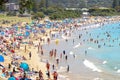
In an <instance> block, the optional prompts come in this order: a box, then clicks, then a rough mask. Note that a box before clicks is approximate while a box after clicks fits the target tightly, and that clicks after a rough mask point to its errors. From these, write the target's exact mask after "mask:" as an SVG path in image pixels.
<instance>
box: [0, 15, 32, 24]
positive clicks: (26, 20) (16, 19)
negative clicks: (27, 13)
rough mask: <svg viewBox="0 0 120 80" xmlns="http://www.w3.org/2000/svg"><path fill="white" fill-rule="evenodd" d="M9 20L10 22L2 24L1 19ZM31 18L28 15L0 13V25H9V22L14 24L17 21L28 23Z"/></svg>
mask: <svg viewBox="0 0 120 80" xmlns="http://www.w3.org/2000/svg"><path fill="white" fill-rule="evenodd" d="M6 20H7V21H9V22H10V23H7V24H2V22H3V21H6ZM31 21H32V20H31V18H30V17H17V16H5V15H0V26H6V25H7V26H10V25H11V24H15V23H18V22H27V23H30V22H31Z"/></svg>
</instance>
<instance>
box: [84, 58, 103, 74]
mask: <svg viewBox="0 0 120 80" xmlns="http://www.w3.org/2000/svg"><path fill="white" fill-rule="evenodd" d="M83 64H84V65H85V66H86V67H88V68H90V69H92V70H93V71H97V72H102V70H100V69H98V68H97V67H96V66H95V65H94V63H92V62H90V61H88V60H84V62H83Z"/></svg>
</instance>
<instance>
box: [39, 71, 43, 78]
mask: <svg viewBox="0 0 120 80" xmlns="http://www.w3.org/2000/svg"><path fill="white" fill-rule="evenodd" d="M39 78H40V80H41V79H42V78H43V73H42V71H41V70H40V71H39Z"/></svg>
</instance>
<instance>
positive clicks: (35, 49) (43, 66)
mask: <svg viewBox="0 0 120 80" xmlns="http://www.w3.org/2000/svg"><path fill="white" fill-rule="evenodd" d="M76 29H77V28H76ZM90 29H91V28H90ZM48 32H49V31H48ZM48 32H47V33H46V34H48ZM42 36H43V35H42ZM49 37H50V36H49ZM36 38H38V37H36ZM45 38H46V39H47V37H45ZM35 41H36V40H35ZM54 41H56V40H54ZM54 41H52V42H54ZM33 42H34V40H33ZM34 44H37V45H38V44H39V41H37V43H34ZM45 44H47V43H45ZM42 45H44V43H42V44H41V46H42ZM24 46H25V44H24V45H23V49H22V50H23V51H22V54H23V55H24V56H25V57H27V59H28V60H27V63H28V64H29V65H30V66H31V67H34V69H36V70H37V71H38V69H37V68H39V70H40V69H41V70H42V72H43V77H44V78H45V79H46V78H47V77H46V69H44V68H45V65H46V64H45V63H43V62H40V57H39V56H38V54H37V47H32V48H31V49H30V48H29V47H28V46H27V48H29V49H30V50H28V51H27V53H24ZM32 46H34V45H32ZM29 51H32V58H31V60H29V57H28V52H29ZM16 54H17V53H16ZM26 54H27V55H26ZM33 57H34V58H35V59H36V60H37V61H35V60H34V59H33ZM31 62H32V63H31ZM36 64H38V67H36V66H34V65H36ZM41 65H42V66H41ZM43 69H44V70H43Z"/></svg>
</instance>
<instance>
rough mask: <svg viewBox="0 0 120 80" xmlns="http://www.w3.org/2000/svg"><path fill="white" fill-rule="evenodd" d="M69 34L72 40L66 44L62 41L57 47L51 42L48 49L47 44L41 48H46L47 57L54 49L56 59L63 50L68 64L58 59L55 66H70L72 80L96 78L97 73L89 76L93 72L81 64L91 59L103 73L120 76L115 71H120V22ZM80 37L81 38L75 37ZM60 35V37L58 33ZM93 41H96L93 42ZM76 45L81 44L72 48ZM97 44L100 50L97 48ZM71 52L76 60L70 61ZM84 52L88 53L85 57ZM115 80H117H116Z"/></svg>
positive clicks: (52, 60)
mask: <svg viewBox="0 0 120 80" xmlns="http://www.w3.org/2000/svg"><path fill="white" fill-rule="evenodd" d="M72 32H73V33H72V34H71V35H72V37H70V39H69V40H68V42H66V41H65V40H64V39H61V40H60V41H59V44H58V45H56V44H55V43H54V42H53V43H51V44H50V45H49V46H48V45H47V44H46V45H44V46H43V48H45V49H46V56H47V55H48V53H49V51H50V50H51V49H57V56H58V58H59V56H60V53H62V51H63V50H66V54H67V55H68V61H64V59H62V60H60V64H59V65H58V67H59V68H60V67H61V66H62V67H66V66H67V65H68V64H69V65H70V72H71V73H70V74H71V75H73V74H76V75H75V76H72V77H74V78H73V79H76V77H77V78H78V79H76V80H79V79H81V78H79V75H82V76H93V78H95V77H96V76H98V75H99V74H98V75H97V74H96V73H93V74H92V73H91V71H92V70H91V71H89V69H87V68H86V67H85V65H84V64H83V61H84V59H87V60H90V61H91V62H93V63H94V64H95V65H96V66H97V67H98V68H99V69H101V70H102V71H103V72H105V73H109V74H111V75H115V76H117V75H119V73H117V71H118V70H119V69H120V24H119V23H109V24H105V25H104V26H101V27H99V28H94V29H87V30H82V31H81V30H78V29H76V30H75V29H73V31H72ZM79 35H82V36H81V38H80V39H79V38H78V37H79ZM59 36H61V34H60V35H59ZM73 39H74V43H73ZM90 39H93V41H90ZM95 41H98V42H97V43H95ZM79 43H81V45H80V46H78V47H76V48H74V47H75V46H76V45H78V44H79ZM99 45H100V48H99V47H98V46H99ZM71 51H72V52H73V53H74V54H75V58H73V55H71V54H69V53H70V52H71ZM85 51H87V54H86V55H85ZM47 59H48V58H47ZM49 60H50V61H51V64H53V63H55V59H49ZM104 61H105V62H106V63H105V64H103V62H104ZM88 73H91V74H88ZM102 74H103V73H102ZM101 77H102V78H103V79H104V78H105V77H104V76H101ZM107 79H111V80H112V77H110V76H109V77H108V76H107V78H105V80H107ZM84 80H88V79H84ZM113 80H114V78H113ZM116 80H119V79H117V78H116Z"/></svg>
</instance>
